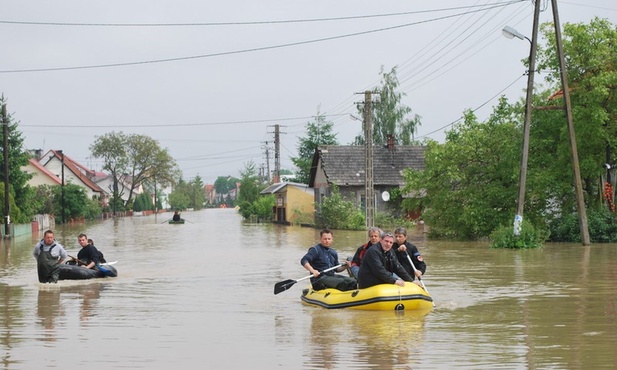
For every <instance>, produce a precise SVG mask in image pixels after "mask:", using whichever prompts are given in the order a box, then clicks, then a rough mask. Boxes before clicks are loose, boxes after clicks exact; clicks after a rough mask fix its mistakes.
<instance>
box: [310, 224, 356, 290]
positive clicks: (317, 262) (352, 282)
mask: <svg viewBox="0 0 617 370" xmlns="http://www.w3.org/2000/svg"><path fill="white" fill-rule="evenodd" d="M319 235H320V243H319V244H317V245H315V246H312V247H311V248H309V250H308V252H307V253H306V254H305V255H304V257H302V259H301V260H300V264H301V265H302V266H303V267H304V268H305V269H306V270H307V271H308V272H309V273H311V275H313V277H312V278H311V284H312V285H313V289H315V290H321V289H325V288H335V289H338V290H342V291H345V290H353V289H356V288H357V282H356V279H354V278H352V277H348V276H343V275H337V274H335V273H334V272H335V271H336V272H342V271H345V269H347V266H348V264H349V262H348V261H345V262H344V263H343V266H339V267H338V268H336V269H335V270H331V271H328V272H323V271H324V270H327V269H329V268H332V267H335V266H337V265H339V261H338V253H336V251H335V250H334V249H332V248H331V247H332V231H330V230H328V229H323V230H321V231H320V232H319ZM322 272H323V273H322Z"/></svg>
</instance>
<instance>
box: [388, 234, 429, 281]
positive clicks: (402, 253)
mask: <svg viewBox="0 0 617 370" xmlns="http://www.w3.org/2000/svg"><path fill="white" fill-rule="evenodd" d="M394 239H395V241H396V243H394V246H393V247H392V249H394V250H395V251H396V257H398V261H399V263H400V264H401V265H403V267H404V268H405V271H407V273H408V274H409V275H411V276H413V277H418V278H421V277H422V275H424V273H425V272H426V263H425V262H424V258H422V255H421V254H420V252H419V251H418V248H417V247H416V246H415V245H413V244H411V243H410V242H408V241H407V229H405V228H404V227H399V228H397V229H396V230H395V231H394ZM407 255H409V258H407ZM409 259H411V261H412V262H413V267H415V270H416V271H414V268H413V267H412V266H411V263H409Z"/></svg>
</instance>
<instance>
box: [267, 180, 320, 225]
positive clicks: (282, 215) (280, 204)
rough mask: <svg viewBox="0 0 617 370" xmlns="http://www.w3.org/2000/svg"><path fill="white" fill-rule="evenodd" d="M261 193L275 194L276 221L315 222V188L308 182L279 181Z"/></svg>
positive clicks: (282, 222)
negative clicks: (307, 183)
mask: <svg viewBox="0 0 617 370" xmlns="http://www.w3.org/2000/svg"><path fill="white" fill-rule="evenodd" d="M261 194H274V196H275V198H276V202H275V206H274V208H273V210H272V212H274V222H276V223H281V224H286V225H292V224H304V223H310V224H312V223H313V220H314V219H315V204H314V201H315V198H314V193H313V189H312V188H310V187H309V186H308V185H306V184H299V183H294V182H279V183H277V184H273V185H270V186H268V187H267V188H266V189H264V190H263V191H262V192H261Z"/></svg>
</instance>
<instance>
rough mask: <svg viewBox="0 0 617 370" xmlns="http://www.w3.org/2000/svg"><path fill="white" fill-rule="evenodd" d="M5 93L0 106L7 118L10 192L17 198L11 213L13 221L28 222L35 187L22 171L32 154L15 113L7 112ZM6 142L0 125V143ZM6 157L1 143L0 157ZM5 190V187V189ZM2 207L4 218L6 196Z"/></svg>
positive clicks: (1, 173) (0, 170)
mask: <svg viewBox="0 0 617 370" xmlns="http://www.w3.org/2000/svg"><path fill="white" fill-rule="evenodd" d="M6 103H7V100H6V99H5V97H4V95H2V96H0V107H4V114H5V115H6V120H7V131H8V137H7V144H8V160H9V163H8V168H9V192H10V194H11V195H12V196H13V197H14V199H15V205H11V206H10V210H9V214H10V216H11V222H14V223H26V222H30V220H31V218H32V216H33V215H34V207H33V203H32V200H33V199H34V189H33V188H31V187H30V186H29V185H28V180H30V178H31V177H32V175H30V174H28V173H26V172H24V171H22V167H23V166H25V165H26V164H28V159H29V158H30V156H29V155H28V153H27V151H26V150H25V149H24V148H23V142H24V139H23V136H22V133H21V132H20V131H19V130H18V123H19V122H17V121H15V120H14V119H13V115H12V114H10V113H8V112H6ZM3 142H4V129H3V126H0V143H3ZM1 158H4V146H3V145H0V159H1ZM0 181H4V166H0ZM3 190H4V189H3ZM0 202H1V204H2V208H1V209H0V217H2V220H4V216H5V214H4V198H2V199H1V200H0Z"/></svg>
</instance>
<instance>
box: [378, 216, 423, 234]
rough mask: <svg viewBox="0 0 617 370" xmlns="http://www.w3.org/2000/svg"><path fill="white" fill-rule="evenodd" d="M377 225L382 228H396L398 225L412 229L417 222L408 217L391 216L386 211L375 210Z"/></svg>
mask: <svg viewBox="0 0 617 370" xmlns="http://www.w3.org/2000/svg"><path fill="white" fill-rule="evenodd" d="M375 226H377V227H379V228H380V229H382V230H394V229H396V228H397V227H404V228H406V229H408V230H411V229H413V228H414V227H415V226H416V223H415V222H414V221H411V220H408V219H406V218H402V217H394V216H391V215H389V214H387V213H384V212H375Z"/></svg>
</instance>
